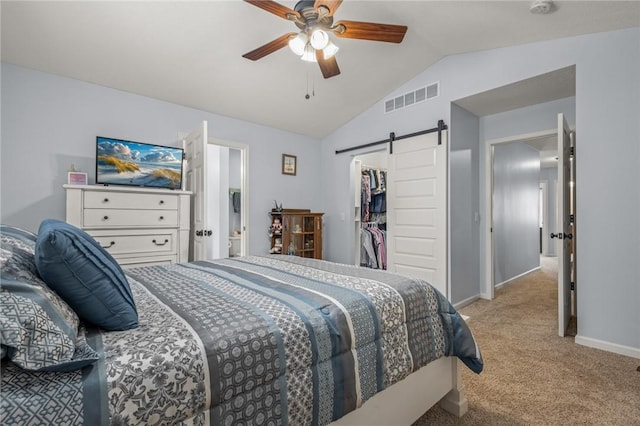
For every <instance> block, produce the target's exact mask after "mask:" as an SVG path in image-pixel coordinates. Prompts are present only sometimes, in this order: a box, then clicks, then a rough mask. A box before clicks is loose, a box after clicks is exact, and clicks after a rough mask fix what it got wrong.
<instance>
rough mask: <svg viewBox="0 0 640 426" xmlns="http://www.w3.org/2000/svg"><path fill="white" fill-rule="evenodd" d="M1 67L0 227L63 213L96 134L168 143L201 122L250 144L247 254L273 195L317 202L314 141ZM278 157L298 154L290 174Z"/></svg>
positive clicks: (30, 224) (286, 201)
mask: <svg viewBox="0 0 640 426" xmlns="http://www.w3.org/2000/svg"><path fill="white" fill-rule="evenodd" d="M1 71H2V147H1V148H2V158H1V166H2V170H1V175H0V177H1V180H2V182H1V188H0V190H1V210H0V216H1V217H0V218H1V220H2V223H8V224H12V225H16V226H21V227H24V228H27V229H30V230H32V231H37V229H38V226H39V224H40V222H41V221H42V219H44V218H49V217H51V218H58V219H64V217H65V195H64V191H63V188H62V185H63V184H64V183H66V179H67V175H66V173H67V169H68V168H69V165H70V164H75V166H76V168H78V169H80V170H82V171H86V172H88V173H89V181H90V183H93V182H95V165H94V161H95V143H96V136H97V135H101V136H110V137H114V138H119V139H129V140H134V141H138V142H149V143H158V144H162V145H170V146H176V145H177V143H178V142H177V139H178V134H180V133H185V132H189V131H191V130H193V129H194V128H196V127H197V126H199V125H200V124H201V123H202V121H203V120H207V122H208V125H209V136H210V137H214V138H217V139H223V140H229V141H235V142H240V143H244V144H247V145H248V146H249V188H250V200H249V204H250V216H249V226H250V231H251V234H250V241H249V252H250V253H251V254H264V253H267V252H268V247H269V242H268V237H267V229H268V227H269V216H268V212H269V211H270V210H271V207H272V206H273V200H274V199H276V200H278V202H280V203H282V204H283V205H284V207H289V208H309V209H312V210H320V209H321V207H322V204H321V201H320V197H319V196H318V194H317V193H316V192H315V191H311V190H310V189H313V188H315V187H316V184H317V182H318V176H319V175H320V165H319V162H318V161H317V158H318V156H319V150H320V148H319V142H318V141H317V140H314V139H312V138H309V137H306V136H301V135H298V134H293V133H289V132H284V131H281V130H276V129H272V128H269V127H265V126H260V125H256V124H252V123H248V122H245V121H241V120H235V119H231V118H228V117H223V116H219V115H215V114H210V113H207V112H204V111H199V110H195V109H191V108H185V107H182V106H179V105H175V104H170V103H167V102H163V101H158V100H156V99H151V98H147V97H143V96H138V95H133V94H131V93H126V92H122V91H118V90H113V89H109V88H106V87H102V86H97V85H94V84H90V83H84V82H81V81H77V80H72V79H67V78H62V77H58V76H55V75H51V74H45V73H41V72H37V71H33V70H29V69H25V68H20V67H17V66H14V65H11V64H6V63H3V64H2V70H1ZM194 90H197V88H194ZM282 153H288V154H293V155H296V156H297V157H298V171H297V176H287V175H282V174H281V172H282V169H281V164H282V163H281V161H282V157H281V156H282Z"/></svg>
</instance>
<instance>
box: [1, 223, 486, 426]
mask: <svg viewBox="0 0 640 426" xmlns="http://www.w3.org/2000/svg"><path fill="white" fill-rule="evenodd" d="M53 224H54V226H53V228H52V227H49V228H47V227H45V231H43V227H42V226H41V227H40V231H39V235H33V234H30V233H28V232H26V231H23V230H19V229H16V228H12V227H7V226H3V227H2V291H1V292H0V295H2V297H3V299H2V310H3V312H2V313H3V315H2V321H8V319H7V318H12V317H11V315H15V313H16V312H21V309H22V308H21V306H22V305H20V303H32V304H36V302H37V303H40V305H38V306H35V307H34V308H33V310H34V311H37V312H40V313H41V314H42V312H44V314H42V316H43V317H44V316H46V315H45V314H47V313H48V314H49V317H47V318H49V319H53V320H56V319H60V318H66V321H61V323H62V325H59V327H58V328H57V329H58V330H61V331H60V333H59V334H60V335H61V336H62V337H64V335H65V333H64V331H65V330H67V331H69V330H70V334H69V333H67V334H69V336H68V337H70V339H71V341H72V348H71V349H69V348H68V347H67V349H66V357H65V356H59V354H60V353H61V352H64V350H58V349H56V350H54V351H52V352H53V353H54V358H55V357H57V358H56V359H54V360H53V361H52V362H50V363H49V364H48V365H45V364H46V362H45V363H43V362H42V360H41V359H40V358H39V355H38V356H35V357H32V358H34V359H29V356H28V353H27V355H24V352H25V351H22V349H21V346H29V344H33V343H34V342H36V341H37V340H38V339H37V338H33V339H32V340H28V339H26V341H25V339H24V338H23V340H22V341H20V337H19V336H23V335H24V334H25V333H26V334H28V333H30V332H33V328H34V327H33V324H34V323H36V325H37V324H38V321H35V322H34V321H31V322H29V321H30V320H25V319H24V318H23V317H21V316H20V314H19V315H16V317H17V318H18V320H17V323H16V324H17V325H16V324H13V323H11V324H8V325H7V324H6V323H3V330H2V338H3V340H2V350H3V354H2V355H3V360H2V376H1V383H0V394H1V399H2V401H1V403H2V405H1V410H2V412H1V417H0V418H1V419H2V421H3V422H5V423H7V424H14V425H18V424H25V425H27V424H28V425H34V424H47V425H49V424H64V425H72V424H77V425H81V424H85V425H100V424H112V425H124V424H127V425H129V424H144V425H167V424H171V425H173V424H185V425H205V424H213V425H236V424H247V425H249V424H253V425H279V424H291V425H326V424H332V423H335V424H389V423H390V422H392V423H393V424H410V423H411V422H413V421H414V420H416V419H417V418H418V417H419V416H420V415H421V414H422V413H423V412H425V411H426V410H427V409H428V408H429V407H431V406H432V405H433V404H434V403H436V402H438V401H439V400H441V402H442V405H443V407H444V408H445V409H447V410H449V411H452V412H454V413H456V414H457V415H462V414H463V413H464V411H465V410H466V400H465V399H464V395H463V392H462V385H461V383H460V377H459V375H460V372H459V369H458V365H459V364H460V365H462V364H464V365H466V366H467V367H468V368H470V369H472V370H473V371H475V372H477V373H479V372H480V371H482V368H483V363H482V358H481V355H480V351H479V350H478V347H477V345H476V342H475V341H474V339H473V336H472V334H471V332H470V330H469V328H468V326H467V324H466V323H465V322H464V320H463V319H462V318H461V316H460V315H459V314H458V313H457V312H456V311H455V310H454V309H453V307H452V306H451V305H450V304H449V302H448V301H447V300H446V298H444V297H443V296H442V295H441V294H440V293H438V292H437V291H436V290H435V289H434V288H433V287H431V286H430V285H428V284H427V283H425V282H423V281H420V280H415V279H411V278H408V277H404V276H400V275H397V274H393V273H389V272H386V271H379V270H371V269H366V268H360V267H355V266H349V265H343V264H337V263H331V262H327V261H320V260H315V259H305V258H300V257H293V256H282V255H271V256H249V257H243V258H229V259H220V260H215V261H206V262H204V261H202V262H192V263H185V264H170V265H159V266H147V267H141V268H134V269H129V270H126V271H122V270H121V269H119V267H118V266H117V264H115V265H113V264H111V263H109V264H107V263H101V262H114V263H115V261H113V259H111V258H110V257H109V256H108V254H106V255H105V254H104V253H102V252H100V249H99V246H98V247H94V246H93V243H92V242H91V241H85V240H83V239H84V238H89V239H90V237H88V235H85V234H83V232H82V231H80V230H77V229H74V228H72V227H70V225H65V224H63V223H58V222H56V221H54V222H53ZM56 227H57V228H56ZM52 229H54V230H52ZM56 232H57V234H56ZM65 232H68V233H70V234H71V235H72V238H71V237H70V241H71V242H70V243H69V244H68V247H67V246H65V250H66V251H65V255H69V253H67V252H71V255H69V256H76V260H77V257H78V256H79V257H80V258H81V260H82V261H83V262H85V263H83V264H82V268H87V266H86V262H89V263H91V262H93V264H92V265H91V266H92V267H93V266H96V267H97V269H90V271H91V272H90V274H89V275H90V276H91V277H92V279H93V278H94V277H95V276H97V275H99V274H105V276H106V281H105V280H104V279H103V280H101V281H100V282H99V283H98V284H96V285H97V286H100V287H99V289H98V290H103V289H104V287H105V286H110V291H112V290H114V287H115V288H116V291H112V292H111V293H109V294H107V295H106V296H105V295H104V294H98V298H97V299H95V300H93V301H90V303H89V302H87V300H88V299H87V298H86V297H85V296H83V297H85V298H84V299H80V300H81V302H82V303H80V304H79V303H78V300H75V299H74V297H77V294H71V295H68V294H66V293H65V292H66V288H64V287H59V286H60V282H55V281H56V280H55V279H54V278H52V275H51V273H50V272H48V271H47V265H46V263H45V264H44V266H43V265H42V263H43V262H46V261H49V260H51V264H50V265H49V267H55V268H59V267H60V265H65V267H66V268H70V271H67V270H65V272H70V273H72V277H71V275H70V276H68V277H67V278H65V280H64V283H63V285H64V286H68V283H69V282H70V281H71V280H73V279H76V278H77V276H78V274H81V273H82V272H83V271H84V269H83V270H81V268H80V267H78V266H77V265H76V264H74V262H75V260H74V259H71V258H65V259H61V258H55V259H54V256H53V255H52V254H51V253H50V252H47V249H44V248H41V247H40V244H41V243H42V244H43V245H46V244H47V241H48V242H49V243H51V241H53V242H55V243H56V244H59V242H60V241H61V239H62V236H63V235H65ZM53 236H56V238H57V239H56V238H53ZM76 237H77V238H78V240H77V241H76V240H74V239H73V238H76ZM80 240H81V242H80V243H78V241H80ZM69 247H70V248H69ZM78 252H80V255H79V254H78ZM92 256H93V257H94V258H93V259H91V257H92ZM100 256H103V257H104V259H103V258H102V257H100ZM87 259H89V260H87ZM105 271H107V272H105ZM113 274H116V275H113ZM118 274H122V277H124V281H120V282H119V284H117V285H114V284H113V283H114V282H116V281H117V279H118V276H119V275H118ZM69 277H71V278H69ZM103 278H104V277H103ZM87 282H88V281H84V282H82V290H86V287H87V285H88V284H87ZM105 283H106V284H105ZM93 284H95V283H90V284H89V285H93ZM25 289H26V290H25ZM62 295H64V297H63V296H62ZM114 295H115V296H114ZM92 296H93V295H92ZM112 299H113V300H116V299H117V300H116V302H117V303H116V304H115V305H114V306H115V308H113V310H112V311H109V312H110V313H109V314H108V315H103V317H102V318H98V319H95V317H93V316H92V315H95V314H96V312H97V311H99V310H100V309H101V307H100V306H97V305H98V304H99V303H100V301H104V300H109V301H110V302H112V301H113V300H112ZM16 301H17V302H16ZM118 303H119V304H120V305H118ZM14 304H15V305H17V306H20V307H18V308H15V309H13V310H12V307H13V305H14ZM88 305H90V306H88ZM123 306H124V308H123ZM118 309H124V310H122V311H118ZM127 309H128V311H126V310H127ZM132 309H133V310H132ZM113 312H116V313H115V314H114V313H113ZM132 312H133V313H135V320H134V318H133V317H132V316H131V315H132ZM34 315H35V314H34ZM74 315H77V317H74ZM36 316H37V315H36ZM69 318H70V319H69ZM87 318H89V319H87ZM122 319H124V322H122V321H121V324H116V325H115V326H114V324H113V321H115V322H116V323H117V322H118V321H120V320H122ZM103 320H104V321H106V322H104V323H101V321H103ZM20 321H22V323H20ZM53 322H55V321H53ZM18 323H19V324H18ZM96 323H99V324H101V325H100V326H97V325H96ZM25 324H26V326H25ZM30 324H31V325H30ZM11 327H14V328H18V329H19V330H18V331H17V332H15V333H13V334H11V333H10V331H12V330H13V329H12V328H11ZM105 327H107V328H108V329H109V330H106V329H105ZM118 328H121V329H118ZM51 329H54V327H53V326H51ZM25 330H27V331H25ZM41 334H42V333H41ZM54 334H55V333H54ZM16 336H18V337H16ZM68 341H69V340H68V339H67V343H68ZM51 342H54V343H55V342H56V340H55V339H54V338H53V337H52V338H50V342H49V341H48V343H47V344H48V345H49V344H50V345H52V346H53V344H51ZM36 343H37V342H36ZM45 346H46V345H45ZM67 346H68V344H67ZM26 352H28V350H27V351H26ZM460 361H461V363H460ZM47 362H48V361H47Z"/></svg>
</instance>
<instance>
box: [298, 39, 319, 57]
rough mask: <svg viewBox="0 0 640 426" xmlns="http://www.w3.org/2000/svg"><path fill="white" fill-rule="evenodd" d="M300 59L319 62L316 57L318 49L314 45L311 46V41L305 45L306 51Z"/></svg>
mask: <svg viewBox="0 0 640 426" xmlns="http://www.w3.org/2000/svg"><path fill="white" fill-rule="evenodd" d="M300 59H302V60H303V61H307V62H318V60H317V59H316V50H315V49H314V48H313V46H311V44H310V43H307V45H306V46H305V48H304V53H303V54H302V57H301V58H300Z"/></svg>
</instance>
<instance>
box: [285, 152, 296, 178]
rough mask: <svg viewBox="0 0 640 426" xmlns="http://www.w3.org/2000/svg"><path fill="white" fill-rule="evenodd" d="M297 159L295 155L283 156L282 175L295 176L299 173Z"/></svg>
mask: <svg viewBox="0 0 640 426" xmlns="http://www.w3.org/2000/svg"><path fill="white" fill-rule="evenodd" d="M296 163H297V158H296V156H295V155H289V154H282V174H283V175H291V176H295V175H296V171H297V164H296Z"/></svg>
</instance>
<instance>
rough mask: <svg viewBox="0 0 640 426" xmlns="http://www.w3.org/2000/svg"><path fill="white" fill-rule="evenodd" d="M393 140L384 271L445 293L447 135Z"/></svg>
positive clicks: (443, 132) (443, 133)
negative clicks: (426, 284) (417, 281)
mask: <svg viewBox="0 0 640 426" xmlns="http://www.w3.org/2000/svg"><path fill="white" fill-rule="evenodd" d="M441 141H442V144H441V145H438V133H437V132H434V133H427V134H423V135H419V136H414V137H412V138H409V139H403V140H400V141H396V142H394V144H393V153H392V154H391V155H390V156H389V169H388V176H387V180H388V182H387V223H388V224H389V226H388V227H387V228H388V231H387V264H388V266H387V269H388V270H390V271H393V272H398V273H401V274H404V275H409V276H413V277H415V278H420V279H424V280H426V281H428V282H429V283H430V284H431V285H433V286H434V287H435V288H436V289H438V290H439V291H440V292H441V293H442V294H444V295H445V296H446V297H449V295H448V291H447V131H446V130H445V131H442V136H441Z"/></svg>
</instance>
